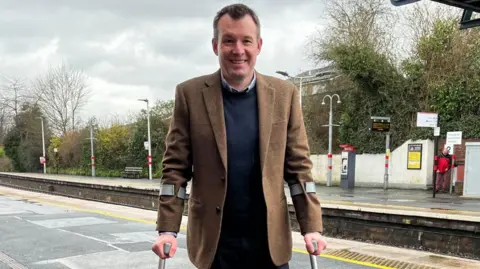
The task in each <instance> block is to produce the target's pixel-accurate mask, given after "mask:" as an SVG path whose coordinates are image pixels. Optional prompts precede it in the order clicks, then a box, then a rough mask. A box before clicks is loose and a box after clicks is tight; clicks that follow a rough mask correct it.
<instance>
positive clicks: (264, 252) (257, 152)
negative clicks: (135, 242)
mask: <svg viewBox="0 0 480 269" xmlns="http://www.w3.org/2000/svg"><path fill="white" fill-rule="evenodd" d="M262 42H263V41H262V39H261V37H260V23H259V20H258V17H257V15H256V14H255V12H254V11H253V10H251V9H250V8H249V7H247V6H245V5H243V4H234V5H229V6H226V7H224V8H223V9H222V10H220V11H219V12H218V13H217V16H216V17H215V19H214V37H213V39H212V47H213V51H214V52H215V54H216V55H217V56H218V59H219V63H220V70H218V71H217V72H215V73H214V74H210V75H206V76H201V77H197V78H193V79H191V80H188V81H185V82H183V83H181V84H179V85H178V86H177V88H176V93H175V108H174V112H173V116H172V119H171V123H170V130H169V133H168V135H167V138H166V151H165V154H164V159H163V179H162V186H161V191H160V196H159V208H158V219H157V227H156V230H157V231H159V233H160V236H159V238H158V239H157V241H156V242H155V244H154V245H153V247H152V250H153V251H154V252H155V253H156V254H157V255H159V256H160V258H170V257H173V256H174V254H175V250H176V247H177V241H176V238H175V235H176V233H178V231H179V228H180V223H181V219H182V212H183V209H184V199H185V188H186V186H187V182H188V181H189V180H190V179H192V186H191V191H190V196H189V201H188V225H187V250H188V253H189V258H190V260H191V261H192V263H193V264H194V265H195V266H196V267H197V268H201V269H207V268H213V269H227V268H262V269H269V268H288V262H289V260H290V259H291V252H292V238H291V230H290V226H289V215H288V209H287V202H286V196H285V194H284V180H285V181H286V182H287V183H288V185H289V187H290V192H291V196H292V201H293V204H294V206H295V211H296V216H297V219H298V222H299V224H300V229H301V232H302V234H303V235H304V239H305V243H306V248H307V250H308V251H309V252H310V253H311V254H313V255H319V254H320V252H321V251H322V250H323V249H324V248H325V247H326V242H325V240H324V238H323V237H322V236H321V232H322V229H323V227H322V216H321V207H320V203H319V200H318V198H317V196H316V194H315V185H314V184H313V180H312V176H311V167H312V163H311V161H310V160H309V146H308V141H307V136H306V132H305V127H304V123H303V116H302V111H301V108H300V103H299V92H298V90H297V89H296V88H295V87H294V86H293V85H292V84H290V83H288V82H285V81H283V80H280V79H276V78H273V77H269V76H265V75H261V74H259V73H258V72H256V71H255V69H254V67H255V63H256V59H257V56H258V54H259V53H260V51H261V48H262ZM312 240H315V241H317V242H318V250H317V251H314V249H313V245H312ZM165 243H171V244H172V248H171V252H170V255H169V256H168V257H167V256H166V255H165V254H164V253H163V246H164V244H165Z"/></svg>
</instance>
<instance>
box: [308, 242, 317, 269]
mask: <svg viewBox="0 0 480 269" xmlns="http://www.w3.org/2000/svg"><path fill="white" fill-rule="evenodd" d="M312 244H313V250H314V251H317V250H318V243H317V241H315V240H313V241H312ZM310 265H311V267H312V269H318V265H317V257H316V256H315V255H311V254H310Z"/></svg>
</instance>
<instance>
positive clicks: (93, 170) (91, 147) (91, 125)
mask: <svg viewBox="0 0 480 269" xmlns="http://www.w3.org/2000/svg"><path fill="white" fill-rule="evenodd" d="M90 151H91V153H92V156H91V157H90V159H91V160H92V164H91V165H92V177H95V153H94V151H93V124H92V122H90Z"/></svg>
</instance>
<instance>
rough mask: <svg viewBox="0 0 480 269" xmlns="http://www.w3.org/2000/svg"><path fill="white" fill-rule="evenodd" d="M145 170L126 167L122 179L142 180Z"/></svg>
mask: <svg viewBox="0 0 480 269" xmlns="http://www.w3.org/2000/svg"><path fill="white" fill-rule="evenodd" d="M142 171H143V168H142V167H125V171H123V173H122V177H126V178H128V177H130V176H132V177H135V178H140V174H141V173H142Z"/></svg>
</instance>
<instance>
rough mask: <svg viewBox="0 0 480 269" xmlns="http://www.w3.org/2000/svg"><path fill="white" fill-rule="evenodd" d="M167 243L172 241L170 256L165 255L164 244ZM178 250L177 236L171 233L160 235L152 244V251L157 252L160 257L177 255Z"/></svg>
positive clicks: (166, 257)
mask: <svg viewBox="0 0 480 269" xmlns="http://www.w3.org/2000/svg"><path fill="white" fill-rule="evenodd" d="M166 243H170V244H171V245H172V247H171V248H170V253H169V255H168V256H167V255H165V253H163V246H164V245H165V244H166ZM176 250H177V239H176V238H175V236H173V235H171V234H162V235H160V236H159V237H158V238H157V240H156V241H155V243H154V244H153V246H152V251H153V252H155V254H157V255H158V256H159V257H160V259H168V258H172V257H173V256H174V255H175V251H176Z"/></svg>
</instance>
